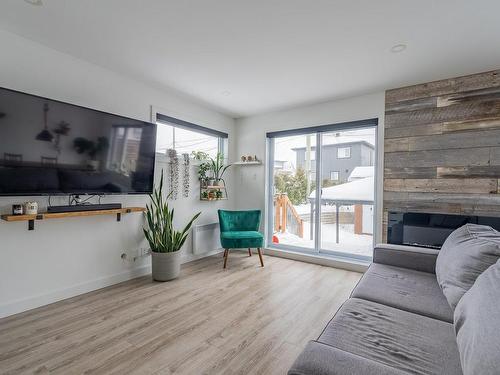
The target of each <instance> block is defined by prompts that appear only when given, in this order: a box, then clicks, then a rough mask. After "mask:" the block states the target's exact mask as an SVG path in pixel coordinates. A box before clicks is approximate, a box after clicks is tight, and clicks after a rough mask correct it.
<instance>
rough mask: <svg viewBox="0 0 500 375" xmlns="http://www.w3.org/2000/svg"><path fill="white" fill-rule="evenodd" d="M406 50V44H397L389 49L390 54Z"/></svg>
mask: <svg viewBox="0 0 500 375" xmlns="http://www.w3.org/2000/svg"><path fill="white" fill-rule="evenodd" d="M405 49H406V44H403V43H399V44H395V45H393V46H392V47H391V52H392V53H400V52H403V51H404V50H405Z"/></svg>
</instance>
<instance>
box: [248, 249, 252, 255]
mask: <svg viewBox="0 0 500 375" xmlns="http://www.w3.org/2000/svg"><path fill="white" fill-rule="evenodd" d="M248 256H249V257H251V256H252V250H250V248H248Z"/></svg>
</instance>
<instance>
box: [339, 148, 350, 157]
mask: <svg viewBox="0 0 500 375" xmlns="http://www.w3.org/2000/svg"><path fill="white" fill-rule="evenodd" d="M340 150H349V156H339V153H340ZM351 156H352V147H351V146H344V147H339V148H337V159H350V158H351Z"/></svg>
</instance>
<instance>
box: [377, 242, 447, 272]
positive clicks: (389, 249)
mask: <svg viewBox="0 0 500 375" xmlns="http://www.w3.org/2000/svg"><path fill="white" fill-rule="evenodd" d="M438 254H439V250H435V249H427V248H423V247H415V246H403V245H392V244H378V245H376V246H375V249H373V263H380V264H386V265H388V266H396V267H403V268H409V269H412V270H416V271H423V272H429V273H435V270H436V259H437V256H438Z"/></svg>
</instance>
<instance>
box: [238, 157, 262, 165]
mask: <svg viewBox="0 0 500 375" xmlns="http://www.w3.org/2000/svg"><path fill="white" fill-rule="evenodd" d="M234 164H235V165H258V164H262V163H261V161H260V160H259V158H258V157H257V155H254V156H252V155H243V156H241V161H237V162H236V163H234Z"/></svg>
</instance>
